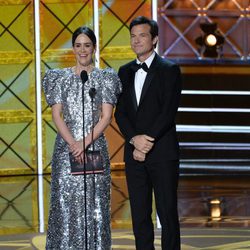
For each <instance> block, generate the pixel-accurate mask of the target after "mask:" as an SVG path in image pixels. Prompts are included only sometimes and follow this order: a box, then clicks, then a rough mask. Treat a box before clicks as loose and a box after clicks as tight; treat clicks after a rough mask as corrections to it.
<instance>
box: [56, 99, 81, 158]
mask: <svg viewBox="0 0 250 250" xmlns="http://www.w3.org/2000/svg"><path fill="white" fill-rule="evenodd" d="M61 114H62V104H60V103H57V104H54V105H53V106H52V119H53V122H54V123H55V125H56V128H57V130H58V132H59V134H60V135H61V136H62V138H63V139H64V140H65V141H66V142H67V143H68V145H69V148H70V151H71V152H72V153H73V155H74V156H79V155H80V154H81V153H82V152H83V145H82V141H76V140H75V139H74V138H73V136H72V134H71V132H70V131H69V129H68V127H67V125H66V123H65V122H64V120H63V118H62V116H61Z"/></svg>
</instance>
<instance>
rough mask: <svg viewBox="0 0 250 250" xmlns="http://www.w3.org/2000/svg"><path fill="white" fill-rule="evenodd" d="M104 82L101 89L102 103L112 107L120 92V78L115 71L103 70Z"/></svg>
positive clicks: (110, 69)
mask: <svg viewBox="0 0 250 250" xmlns="http://www.w3.org/2000/svg"><path fill="white" fill-rule="evenodd" d="M103 74H104V82H103V88H102V103H109V104H112V105H113V106H115V105H116V103H117V100H118V96H119V95H120V93H121V91H122V85H121V81H120V78H119V77H118V75H117V73H116V71H115V70H114V69H112V68H106V69H104V70H103Z"/></svg>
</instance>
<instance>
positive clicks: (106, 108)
mask: <svg viewBox="0 0 250 250" xmlns="http://www.w3.org/2000/svg"><path fill="white" fill-rule="evenodd" d="M112 113H113V105H111V104H109V103H103V104H102V114H101V118H100V120H99V121H98V123H97V124H96V125H95V127H94V133H93V140H96V139H97V138H98V137H99V136H100V135H101V133H103V132H104V130H105V129H106V128H107V127H108V125H109V124H110V123H111V120H112ZM85 142H86V147H87V146H89V145H90V144H91V143H92V132H90V133H89V134H88V135H87V136H86V138H85Z"/></svg>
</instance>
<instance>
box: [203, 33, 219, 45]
mask: <svg viewBox="0 0 250 250" xmlns="http://www.w3.org/2000/svg"><path fill="white" fill-rule="evenodd" d="M205 43H206V44H207V45H208V46H214V45H215V44H216V43H217V38H216V36H215V35H213V34H210V35H208V36H207V37H206V38H205Z"/></svg>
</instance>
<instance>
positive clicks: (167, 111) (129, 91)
mask: <svg viewBox="0 0 250 250" xmlns="http://www.w3.org/2000/svg"><path fill="white" fill-rule="evenodd" d="M130 37H131V47H132V50H133V51H134V52H135V53H136V55H137V59H136V60H134V61H132V62H129V63H128V64H126V65H123V66H122V67H121V68H120V69H119V73H118V74H119V77H120V79H121V81H122V85H123V93H122V95H121V96H120V99H119V101H118V105H117V107H116V111H115V118H116V122H117V124H118V126H119V128H120V130H121V132H122V134H123V135H124V137H125V152H124V158H125V165H126V166H125V167H126V177H127V184H128V191H129V198H130V206H131V214H132V223H133V231H134V235H135V241H136V249H137V250H152V249H154V227H153V223H152V219H151V213H152V190H153V191H154V195H155V202H156V209H157V214H158V216H159V219H160V222H161V226H162V238H161V244H162V249H167V250H179V249H180V228H179V220H178V212H177V185H178V175H179V160H178V159H179V146H178V141H177V135H176V126H175V116H176V112H177V109H178V105H179V100H180V95H181V76H180V70H179V67H178V66H177V65H175V64H174V63H172V62H170V61H168V60H165V59H163V58H161V57H160V56H159V55H158V54H157V53H156V52H155V51H154V48H155V47H156V44H157V42H158V25H157V23H156V22H155V21H153V20H150V19H147V18H146V17H142V16H141V17H137V18H135V19H134V20H133V21H132V22H131V24H130ZM142 63H144V64H143V65H140V64H142Z"/></svg>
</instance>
